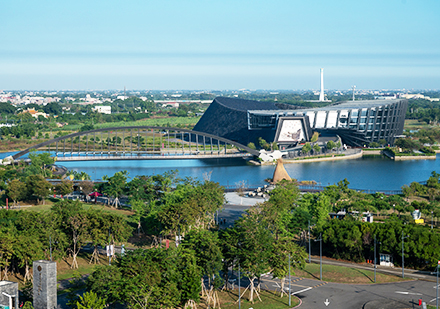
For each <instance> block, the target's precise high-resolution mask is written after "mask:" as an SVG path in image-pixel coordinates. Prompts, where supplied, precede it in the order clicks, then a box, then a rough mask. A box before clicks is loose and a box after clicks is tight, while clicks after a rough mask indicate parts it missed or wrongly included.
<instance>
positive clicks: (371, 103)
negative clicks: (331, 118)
mask: <svg viewBox="0 0 440 309" xmlns="http://www.w3.org/2000/svg"><path fill="white" fill-rule="evenodd" d="M400 101H402V99H392V100H365V101H347V102H342V103H339V104H331V105H328V106H324V107H309V108H301V109H271V110H249V112H251V113H252V114H261V115H267V114H271V115H273V114H284V113H288V114H292V113H298V112H300V113H301V112H309V111H334V110H344V109H362V108H373V107H382V106H386V105H390V104H393V103H397V102H400Z"/></svg>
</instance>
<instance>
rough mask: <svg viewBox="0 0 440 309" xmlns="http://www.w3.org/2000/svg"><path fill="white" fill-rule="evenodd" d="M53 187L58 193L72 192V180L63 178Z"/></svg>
mask: <svg viewBox="0 0 440 309" xmlns="http://www.w3.org/2000/svg"><path fill="white" fill-rule="evenodd" d="M55 189H56V192H58V193H59V194H62V195H68V194H70V193H72V192H73V181H70V180H67V179H65V180H63V181H61V183H60V184H58V185H56V186H55Z"/></svg>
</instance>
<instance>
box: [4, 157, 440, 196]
mask: <svg viewBox="0 0 440 309" xmlns="http://www.w3.org/2000/svg"><path fill="white" fill-rule="evenodd" d="M10 154H11V153H1V154H0V158H3V157H5V156H7V155H10ZM60 165H64V166H66V167H67V168H68V169H71V170H76V171H84V172H86V173H87V174H89V175H90V176H91V177H92V179H101V178H102V176H104V175H108V176H111V175H113V174H114V173H115V172H117V171H121V170H127V171H128V172H129V176H130V177H134V176H137V175H154V174H161V173H164V172H166V171H169V170H179V176H180V177H186V176H190V177H194V178H198V179H200V180H203V175H204V174H207V173H211V180H213V181H216V182H219V183H220V184H222V185H225V186H227V185H235V184H236V183H238V182H239V181H246V182H247V183H248V184H249V185H250V186H256V185H260V186H261V185H263V184H265V182H264V179H266V178H272V176H273V172H274V169H275V166H274V165H269V166H253V165H247V164H246V162H245V161H244V160H243V159H213V160H126V161H89V162H84V161H79V162H60ZM284 166H285V168H286V170H287V172H288V173H289V175H290V177H292V178H296V179H298V180H315V181H317V182H319V183H321V184H322V185H329V184H334V183H337V182H338V181H340V180H342V179H344V178H347V180H348V181H349V182H350V185H349V187H350V188H355V189H371V190H397V189H400V188H401V187H402V186H403V185H404V184H409V183H411V182H412V181H423V180H427V179H428V177H429V176H430V174H431V172H432V171H434V170H435V171H437V172H439V171H440V158H439V157H438V156H437V160H410V161H398V162H394V161H391V160H389V159H386V158H383V157H366V158H362V159H355V160H341V161H333V162H331V161H327V162H314V163H295V164H285V165H284Z"/></svg>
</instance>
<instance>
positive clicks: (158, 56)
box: [0, 0, 440, 90]
mask: <svg viewBox="0 0 440 309" xmlns="http://www.w3.org/2000/svg"><path fill="white" fill-rule="evenodd" d="M439 18H440V1H438V0H381V1H377V0H356V1H352V0H351V1H350V0H348V1H343V0H322V1H321V0H270V1H269V0H266V1H258V0H253V1H247V0H235V1H230V0H218V1H217V0H204V1H201V0H200V1H199V0H156V1H150V0H142V1H133V0H126V1H122V0H121V1H116V0H105V1H101V0H88V1H83V0H75V1H73V0H63V1H60V0H58V1H45V0H39V1H34V0H26V1H25V0H1V2H0V21H1V22H0V89H17V90H18V89H72V90H73V89H78V90H79V89H123V87H124V86H126V87H127V89H146V90H148V89H151V90H155V89H220V90H221V89H241V88H248V89H286V90H291V89H319V80H320V78H319V69H320V68H321V67H322V68H324V74H325V88H326V89H349V88H350V87H351V86H352V85H356V86H357V89H402V88H406V89H412V88H415V89H440V23H439Z"/></svg>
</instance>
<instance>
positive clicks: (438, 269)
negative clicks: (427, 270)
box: [431, 261, 440, 309]
mask: <svg viewBox="0 0 440 309" xmlns="http://www.w3.org/2000/svg"><path fill="white" fill-rule="evenodd" d="M439 271H440V261H438V264H437V267H436V270H435V274H436V276H437V287H436V295H435V308H436V309H438V273H439ZM432 274H434V273H431V275H432Z"/></svg>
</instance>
